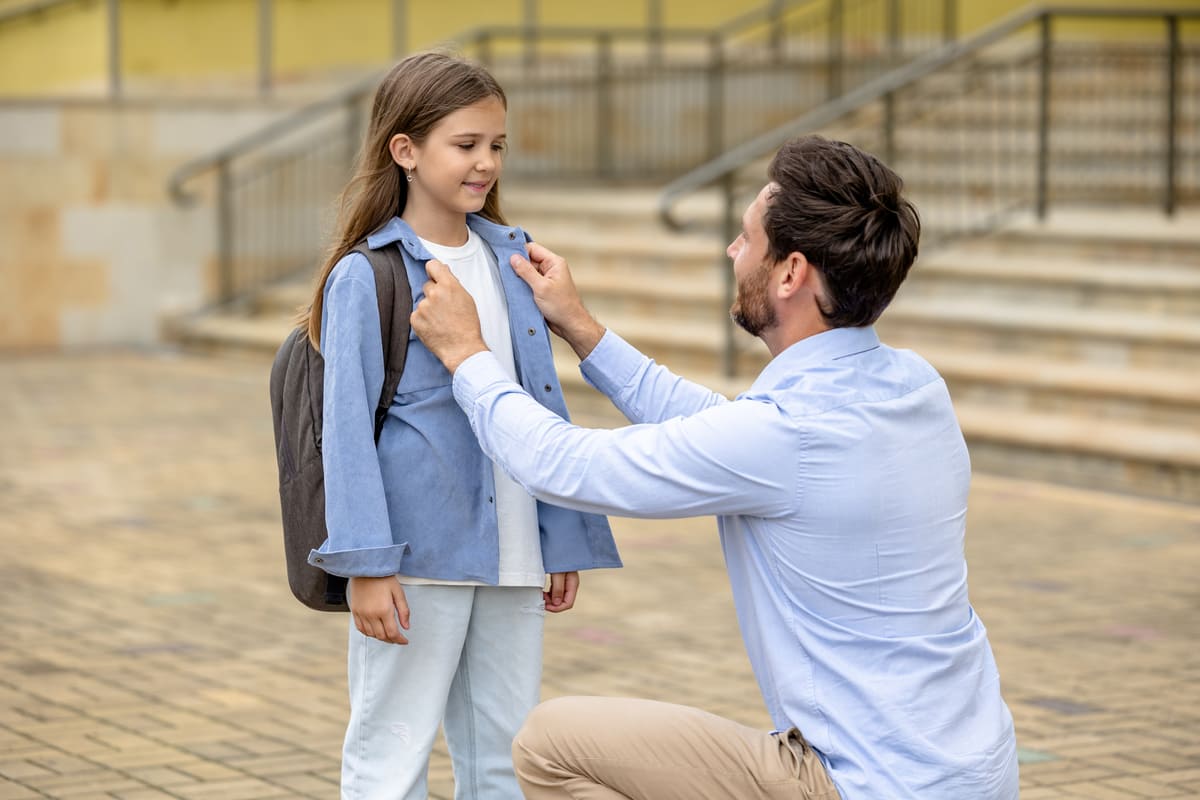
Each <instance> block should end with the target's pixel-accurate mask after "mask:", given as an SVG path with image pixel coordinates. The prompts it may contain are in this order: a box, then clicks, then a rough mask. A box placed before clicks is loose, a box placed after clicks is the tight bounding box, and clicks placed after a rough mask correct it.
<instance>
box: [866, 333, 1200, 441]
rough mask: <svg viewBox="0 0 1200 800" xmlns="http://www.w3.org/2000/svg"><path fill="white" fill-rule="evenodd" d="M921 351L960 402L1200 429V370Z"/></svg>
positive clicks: (1001, 409) (952, 350)
mask: <svg viewBox="0 0 1200 800" xmlns="http://www.w3.org/2000/svg"><path fill="white" fill-rule="evenodd" d="M889 344H894V342H891V341H889ZM918 352H919V353H920V355H921V356H922V357H924V358H925V359H926V360H928V361H929V363H931V364H933V365H934V367H936V368H937V370H938V372H940V373H941V374H942V377H944V378H945V379H946V383H947V385H948V386H949V387H950V393H951V396H952V397H953V398H954V401H955V403H958V402H967V403H972V404H975V405H984V404H986V405H988V406H990V407H993V408H995V409H996V411H997V413H1000V414H1004V413H1007V412H1009V411H1019V412H1023V413H1024V412H1039V413H1040V412H1049V413H1064V414H1070V415H1073V416H1076V417H1079V418H1081V419H1090V420H1092V421H1094V422H1097V423H1099V422H1101V421H1104V422H1109V421H1112V422H1133V423H1140V424H1149V425H1158V426H1170V425H1175V426H1179V427H1180V428H1181V429H1183V430H1193V431H1200V373H1187V372H1184V371H1182V370H1178V369H1169V368H1150V367H1142V368H1131V367H1120V366H1111V365H1106V364H1087V363H1080V362H1077V361H1064V360H1061V359H1054V358H1038V357H1031V356H1029V355H1025V354H1013V353H998V352H986V351H979V350H968V349H962V348H955V347H950V346H945V345H943V346H940V347H939V346H936V345H933V346H925V347H922V348H921V349H920V350H919V351H918Z"/></svg>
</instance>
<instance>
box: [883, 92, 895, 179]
mask: <svg viewBox="0 0 1200 800" xmlns="http://www.w3.org/2000/svg"><path fill="white" fill-rule="evenodd" d="M883 161H884V163H885V164H887V165H888V166H889V167H895V166H896V93H895V92H888V93H887V94H885V95H884V96H883Z"/></svg>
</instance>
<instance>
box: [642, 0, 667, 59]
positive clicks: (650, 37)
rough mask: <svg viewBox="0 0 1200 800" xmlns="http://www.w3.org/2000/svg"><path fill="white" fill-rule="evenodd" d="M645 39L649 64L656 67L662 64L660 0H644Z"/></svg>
mask: <svg viewBox="0 0 1200 800" xmlns="http://www.w3.org/2000/svg"><path fill="white" fill-rule="evenodd" d="M646 39H647V42H646V43H647V44H648V45H649V46H650V53H649V61H650V64H652V65H653V66H656V67H657V66H659V65H660V64H662V60H663V58H662V49H663V7H662V0H646Z"/></svg>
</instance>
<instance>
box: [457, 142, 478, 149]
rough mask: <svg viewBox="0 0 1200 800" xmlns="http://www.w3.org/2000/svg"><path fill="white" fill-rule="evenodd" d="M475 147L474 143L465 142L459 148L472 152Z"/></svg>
mask: <svg viewBox="0 0 1200 800" xmlns="http://www.w3.org/2000/svg"><path fill="white" fill-rule="evenodd" d="M474 146H475V144H474V142H463V143H462V144H460V145H459V147H460V148H462V149H463V150H470V149H471V148H472V147H474Z"/></svg>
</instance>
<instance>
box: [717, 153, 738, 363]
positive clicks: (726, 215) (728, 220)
mask: <svg viewBox="0 0 1200 800" xmlns="http://www.w3.org/2000/svg"><path fill="white" fill-rule="evenodd" d="M734 185H735V181H734V173H733V172H726V173H725V177H724V178H722V179H721V196H722V198H723V199H724V201H725V202H724V211H723V213H722V216H721V233H722V234H723V235H722V239H721V241H722V242H723V243H724V244H726V245H728V244H729V243H730V242H732V241H733V239H734V236H735V235H736V234H735V230H736V225H735V223H734V216H733V215H734V212H735V209H734V207H733V203H734V199H735V198H734ZM719 264H720V268H721V277H722V281H721V283H722V285H723V286H724V289H725V308H726V310H728V309H730V308H732V307H733V301H734V300H735V299H736V297H737V277H736V276H735V275H734V274H733V265H731V264H729V263H728V259H727V258H725V256H724V254H722V256H721V259H720V261H719ZM734 324H735V323H734V321H733V319H732V318H731V317H730V315H729V314H726V315H725V341H724V342H723V343H722V348H721V372H722V373H723V374H724V375H725V377H727V378H732V377H734V376H735V375H737V339H735V338H734V329H733V328H734Z"/></svg>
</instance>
